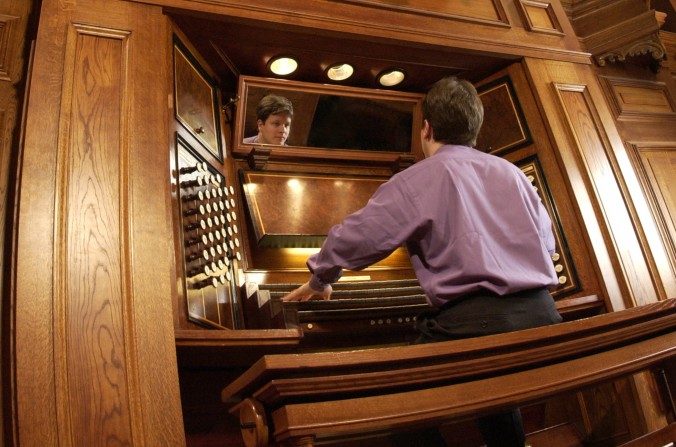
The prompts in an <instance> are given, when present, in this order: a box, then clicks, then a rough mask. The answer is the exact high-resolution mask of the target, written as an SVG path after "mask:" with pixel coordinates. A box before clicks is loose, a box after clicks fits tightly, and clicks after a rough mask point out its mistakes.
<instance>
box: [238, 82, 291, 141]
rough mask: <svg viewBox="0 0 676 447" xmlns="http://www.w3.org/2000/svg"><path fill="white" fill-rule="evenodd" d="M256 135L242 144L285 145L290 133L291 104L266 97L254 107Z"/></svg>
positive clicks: (280, 99) (272, 96)
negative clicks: (256, 125) (256, 126)
mask: <svg viewBox="0 0 676 447" xmlns="http://www.w3.org/2000/svg"><path fill="white" fill-rule="evenodd" d="M256 118H257V124H258V135H254V136H251V137H248V138H245V139H244V140H243V142H244V143H259V144H276V145H284V144H286V140H287V138H289V132H290V131H291V119H292V118H293V104H291V101H289V100H288V99H287V98H285V97H283V96H278V95H272V94H271V95H267V96H264V97H263V99H261V100H260V102H259V103H258V106H257V107H256Z"/></svg>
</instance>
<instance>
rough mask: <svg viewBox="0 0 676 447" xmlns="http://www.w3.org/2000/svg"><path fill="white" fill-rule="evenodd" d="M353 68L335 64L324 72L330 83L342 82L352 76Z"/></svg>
mask: <svg viewBox="0 0 676 447" xmlns="http://www.w3.org/2000/svg"><path fill="white" fill-rule="evenodd" d="M352 73H354V68H353V67H352V65H350V64H335V65H332V66H330V67H329V68H328V69H327V70H326V76H328V78H329V79H331V80H332V81H344V80H345V79H347V78H349V77H350V76H352Z"/></svg>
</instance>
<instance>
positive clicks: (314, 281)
mask: <svg viewBox="0 0 676 447" xmlns="http://www.w3.org/2000/svg"><path fill="white" fill-rule="evenodd" d="M326 285H327V284H326V283H324V282H322V280H321V279H319V277H318V276H317V275H312V277H311V278H310V288H311V289H312V290H314V291H315V292H323V291H324V289H326Z"/></svg>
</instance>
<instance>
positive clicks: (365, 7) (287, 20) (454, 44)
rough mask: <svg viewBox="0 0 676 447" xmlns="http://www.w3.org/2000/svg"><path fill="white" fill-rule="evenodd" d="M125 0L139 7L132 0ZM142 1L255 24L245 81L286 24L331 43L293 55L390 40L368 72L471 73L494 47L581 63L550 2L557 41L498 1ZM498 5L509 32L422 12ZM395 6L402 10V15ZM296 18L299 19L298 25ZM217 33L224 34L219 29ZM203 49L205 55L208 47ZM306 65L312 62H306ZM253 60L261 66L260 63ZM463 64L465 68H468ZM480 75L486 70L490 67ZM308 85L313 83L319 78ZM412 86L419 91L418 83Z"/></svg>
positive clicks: (483, 10)
mask: <svg viewBox="0 0 676 447" xmlns="http://www.w3.org/2000/svg"><path fill="white" fill-rule="evenodd" d="M132 1H139V2H140V0H132ZM366 1H368V4H366ZM143 3H152V4H158V5H163V6H168V7H171V9H173V10H174V11H178V10H181V9H183V10H193V11H199V12H202V13H205V14H206V16H208V17H209V18H213V19H222V20H225V21H235V22H240V23H241V22H242V20H234V19H236V18H237V19H239V18H241V19H244V21H248V20H258V21H260V25H261V26H262V28H261V29H260V31H261V33H262V34H263V36H265V40H264V41H263V42H262V44H261V45H262V46H263V48H262V49H260V48H259V54H260V56H261V58H260V60H259V61H258V62H257V63H256V64H255V65H256V68H255V70H256V71H249V70H250V68H249V69H247V70H241V73H242V74H249V75H257V76H267V75H268V74H267V73H266V72H264V71H262V70H263V69H264V68H265V63H266V62H267V61H268V60H269V58H270V57H271V56H273V55H274V54H270V53H269V52H268V51H267V50H266V49H265V48H266V47H267V46H268V45H269V44H270V43H272V44H273V45H275V42H276V41H277V40H278V39H279V40H281V41H284V40H285V39H286V32H287V31H290V32H293V31H299V30H300V31H303V30H302V29H299V27H297V26H293V27H291V26H287V25H300V26H301V27H302V26H303V25H307V24H310V26H312V27H313V28H316V29H318V30H321V32H319V33H317V34H319V35H323V36H331V37H334V39H329V40H330V41H333V43H334V45H331V44H330V43H327V42H326V41H325V40H323V39H316V38H315V37H314V36H313V35H312V34H307V35H306V39H305V42H304V43H301V45H300V46H296V47H294V48H297V49H298V50H300V51H303V50H311V49H316V48H315V47H314V45H315V43H317V44H319V45H321V47H319V48H326V51H329V49H328V48H329V47H331V48H333V49H335V48H338V47H336V45H335V42H336V40H335V38H337V39H339V40H342V39H343V38H345V37H347V38H348V39H355V40H356V42H358V45H354V46H352V47H349V49H348V48H346V47H342V48H338V52H339V54H341V55H347V56H349V55H350V54H352V53H355V54H357V53H359V54H362V47H364V48H374V47H373V46H371V45H370V43H371V42H373V41H379V40H381V39H382V38H384V39H391V41H390V42H388V44H389V45H388V46H389V49H388V48H384V49H383V48H382V47H381V48H380V49H376V51H377V53H373V54H366V55H365V56H366V57H367V58H369V59H375V60H376V63H374V64H373V65H374V66H381V67H382V68H386V67H383V66H382V63H383V62H384V61H386V60H390V61H392V60H399V59H401V60H403V61H405V62H411V63H413V64H416V65H418V64H419V62H417V61H420V60H421V58H423V59H427V58H428V57H430V55H431V57H432V59H434V60H435V61H433V62H432V63H431V64H430V65H429V66H427V64H426V63H425V64H419V65H418V66H417V67H416V68H414V70H415V71H418V72H423V71H424V70H426V69H429V70H435V71H436V70H437V68H438V66H439V65H440V64H442V65H444V66H446V67H449V68H451V67H458V66H460V67H467V66H468V67H470V68H472V69H474V67H476V66H477V65H479V66H480V65H482V62H483V60H484V59H483V58H479V63H478V64H475V63H474V61H475V57H476V55H477V54H479V53H485V54H495V52H496V46H497V47H498V48H499V51H498V53H499V54H500V58H501V59H503V60H504V59H511V60H515V58H514V56H516V57H517V58H518V57H520V56H531V57H543V58H552V59H556V60H567V61H575V62H579V63H588V62H589V57H588V55H587V54H586V53H583V52H580V46H579V42H578V40H577V39H576V38H575V36H574V33H573V31H572V27H571V26H570V23H569V22H568V20H567V18H566V15H565V12H564V11H563V8H562V7H561V5H560V4H559V3H558V2H552V8H553V11H554V12H555V14H556V17H557V20H558V21H559V23H560V24H561V27H562V29H563V30H564V35H560V36H557V35H543V34H542V33H533V32H530V31H528V30H526V29H525V28H523V27H521V26H516V24H520V23H519V22H520V21H521V20H520V18H519V17H518V13H516V11H513V8H509V7H508V5H509V6H511V2H505V1H503V0H500V1H499V2H497V1H496V2H493V1H486V0H481V1H477V2H474V1H473V2H469V1H453V2H438V1H433V0H426V1H424V3H423V2H422V1H420V2H417V3H414V2H408V1H407V2H405V5H404V3H402V2H399V1H397V2H394V1H387V2H385V1H375V0H373V1H370V0H365V1H364V2H358V3H355V2H353V1H327V0H322V1H317V2H316V3H309V2H304V1H298V0H284V1H281V2H277V3H274V4H271V3H269V2H268V1H264V0H252V1H250V2H247V3H246V4H243V3H241V2H233V1H219V2H199V1H194V0H143ZM502 4H504V5H505V8H504V9H505V13H506V17H507V19H506V20H507V21H508V22H509V23H510V24H513V25H514V26H511V27H509V28H505V26H502V25H500V26H492V24H493V23H499V22H495V21H492V22H489V21H486V20H483V21H479V19H476V18H475V19H471V17H470V19H471V21H468V19H467V18H466V17H460V15H461V14H458V15H457V16H454V17H452V18H451V17H446V16H439V15H438V14H437V15H431V14H430V13H429V11H430V10H431V11H435V10H437V11H439V10H442V11H465V12H464V13H463V14H465V16H467V15H469V16H475V17H476V16H477V15H480V14H483V15H484V16H485V15H489V16H494V15H495V14H498V15H499V13H497V12H490V9H491V8H497V5H502ZM421 5H424V6H421ZM477 5H478V6H477ZM492 5H496V6H492ZM410 6H413V8H414V9H416V11H412V10H411V8H408V7H410ZM402 8H407V9H408V10H407V11H406V12H404V11H403V10H402ZM477 11H480V12H477ZM192 15H193V17H195V18H196V20H189V18H188V17H187V16H186V17H185V18H186V21H184V23H187V22H191V23H192V25H191V26H195V27H197V28H199V26H200V23H201V20H202V17H204V16H205V15H204V14H203V15H201V17H198V15H195V14H192ZM219 16H220V17H219ZM299 18H302V20H301V21H300V22H299ZM223 28H227V26H225V27H223ZM214 30H215V31H216V33H217V34H215V35H213V36H210V37H209V39H211V38H214V39H215V40H217V41H222V40H223V39H221V37H220V36H224V35H226V34H227V31H220V32H219V31H218V30H217V27H216V28H214ZM304 31H307V30H304ZM203 37H207V36H203ZM364 37H366V38H364ZM245 44H246V42H243V45H245ZM208 45H210V44H209V41H208V40H206V41H204V42H203V44H201V45H199V49H200V51H203V50H205V51H203V52H204V53H205V54H206V50H207V47H208ZM410 49H415V51H414V53H409V52H408V50H410ZM421 50H427V51H421ZM211 51H212V53H213V49H212V50H211ZM403 53H406V54H417V56H412V57H411V58H409V57H408V56H404V55H402V54H403ZM341 59H342V58H341ZM247 60H250V59H247ZM313 60H315V59H314V58H313ZM261 61H263V63H262V64H261ZM378 62H379V63H378ZM468 62H470V63H469V65H468ZM496 62H497V61H496ZM447 64H450V65H447ZM428 67H429V68H428ZM493 68H496V66H495V65H494V66H493ZM488 69H489V70H490V67H488ZM317 72H318V70H315V71H314V73H317ZM319 73H321V71H319ZM305 79H309V78H305ZM312 80H315V81H316V82H321V81H320V80H319V78H316V79H312ZM348 84H349V82H348ZM416 84H417V85H419V86H420V84H419V83H416ZM423 88H424V87H423Z"/></svg>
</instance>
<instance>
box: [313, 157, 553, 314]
mask: <svg viewBox="0 0 676 447" xmlns="http://www.w3.org/2000/svg"><path fill="white" fill-rule="evenodd" d="M404 244H405V245H406V248H407V249H408V253H409V256H410V258H411V264H412V266H413V268H414V270H415V272H416V276H417V277H418V280H419V281H420V285H421V286H422V288H423V290H424V291H425V293H426V295H427V299H428V300H429V302H430V304H431V305H432V306H435V307H440V306H442V305H443V304H445V303H446V302H448V301H449V300H453V299H455V298H457V297H460V296H463V295H466V294H470V293H473V292H478V291H486V290H487V291H491V292H493V293H496V294H498V295H505V294H509V293H514V292H518V291H521V290H526V289H532V288H536V287H549V286H553V285H555V284H557V276H556V273H555V272H554V267H553V263H552V261H551V257H550V255H551V253H553V251H554V236H553V234H552V223H551V220H550V218H549V216H548V215H547V211H546V210H545V208H544V206H543V205H542V202H541V201H540V198H539V197H538V195H537V193H536V192H535V190H534V188H533V186H532V185H531V183H530V182H529V181H528V179H527V178H526V176H525V175H524V174H523V173H522V172H521V170H520V169H519V168H518V167H516V166H514V165H513V164H512V163H510V162H508V161H506V160H504V159H502V158H499V157H496V156H493V155H489V154H485V153H483V152H480V151H478V150H475V149H472V148H469V147H465V146H453V145H446V146H442V147H441V148H439V150H438V151H437V152H436V153H435V154H434V155H433V156H431V157H429V158H427V159H425V160H423V161H421V162H419V163H416V164H414V165H413V166H411V167H409V168H408V169H406V170H405V171H402V172H400V173H398V174H396V175H394V176H393V177H392V178H391V179H390V180H389V181H388V182H387V183H384V184H383V185H381V187H380V188H379V189H378V190H377V191H376V192H375V194H374V195H373V196H372V197H371V199H370V200H369V202H368V203H367V204H366V206H365V207H364V208H362V209H361V210H359V211H357V212H355V213H354V214H351V215H350V216H348V217H346V218H345V220H344V221H343V222H342V223H341V224H338V225H335V226H334V227H333V228H331V230H330V231H329V234H328V237H327V239H326V241H325V242H324V245H323V246H322V249H321V250H320V251H319V253H317V254H315V255H313V256H311V257H310V258H309V259H308V261H307V265H308V268H309V269H310V272H312V278H311V280H310V286H311V287H312V288H313V289H315V290H322V289H323V288H324V287H325V286H326V284H331V283H333V282H335V281H337V280H338V278H340V276H341V273H342V269H350V270H360V269H363V268H365V267H367V266H369V265H371V264H373V263H374V262H377V261H379V260H381V259H383V258H385V257H386V256H387V255H389V254H390V253H391V252H392V251H394V250H395V249H396V248H398V247H399V246H401V245H404Z"/></svg>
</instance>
